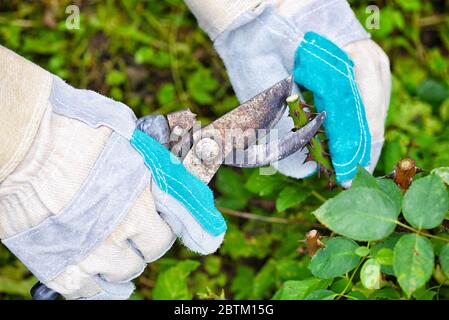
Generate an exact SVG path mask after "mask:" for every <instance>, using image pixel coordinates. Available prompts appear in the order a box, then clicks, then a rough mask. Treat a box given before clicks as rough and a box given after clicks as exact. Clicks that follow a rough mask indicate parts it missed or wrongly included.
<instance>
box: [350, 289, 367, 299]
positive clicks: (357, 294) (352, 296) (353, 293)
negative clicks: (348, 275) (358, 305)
mask: <svg viewBox="0 0 449 320" xmlns="http://www.w3.org/2000/svg"><path fill="white" fill-rule="evenodd" d="M346 297H347V298H348V300H368V299H367V297H366V296H365V295H364V294H363V293H362V292H360V291H351V292H349V293H348V294H347V295H346Z"/></svg>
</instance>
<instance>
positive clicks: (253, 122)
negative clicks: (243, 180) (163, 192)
mask: <svg viewBox="0 0 449 320" xmlns="http://www.w3.org/2000/svg"><path fill="white" fill-rule="evenodd" d="M291 91H292V77H288V78H286V79H284V80H282V81H281V82H279V83H277V84H275V85H274V86H272V87H271V88H269V89H267V90H266V91H264V92H262V93H260V94H258V95H257V96H255V97H254V98H252V99H250V100H248V101H247V102H245V103H243V104H241V105H240V106H239V107H237V108H236V109H234V110H232V111H230V112H229V113H227V114H226V115H224V116H223V117H221V118H219V119H217V120H216V121H214V122H212V123H211V124H210V125H208V126H207V127H205V128H203V129H202V130H201V131H199V132H196V133H194V134H193V140H194V142H195V144H194V146H193V148H192V149H191V150H190V151H189V152H188V153H187V155H186V157H185V158H184V160H183V164H184V166H185V167H186V168H187V169H188V170H189V171H190V172H192V173H193V174H195V175H196V176H197V177H198V178H200V179H201V180H202V181H204V182H205V183H209V181H210V180H211V179H212V177H213V176H214V174H215V172H216V171H217V170H218V168H219V167H220V165H221V164H222V163H223V160H224V158H225V157H226V156H227V154H229V152H231V151H232V149H233V148H235V147H237V148H244V147H246V146H247V145H251V144H252V143H254V142H255V140H256V137H255V136H254V130H257V129H271V128H272V127H273V126H274V125H276V123H277V122H278V121H279V120H280V119H281V117H282V115H283V113H284V112H285V110H286V108H287V104H286V102H285V100H286V99H287V97H288V96H289V95H290V94H291ZM232 130H238V131H239V132H241V133H242V136H241V139H239V140H240V141H241V142H242V141H243V144H244V145H242V144H240V145H239V144H237V145H236V144H235V142H234V141H227V140H226V135H227V134H229V131H232ZM204 137H213V138H214V139H215V140H221V141H218V142H219V144H220V151H221V152H220V154H219V156H218V157H217V158H216V159H214V161H210V162H208V163H206V162H204V161H202V160H201V159H199V158H198V157H197V155H196V151H195V147H196V143H198V141H200V140H201V139H202V138H204ZM258 138H261V136H259V137H258Z"/></svg>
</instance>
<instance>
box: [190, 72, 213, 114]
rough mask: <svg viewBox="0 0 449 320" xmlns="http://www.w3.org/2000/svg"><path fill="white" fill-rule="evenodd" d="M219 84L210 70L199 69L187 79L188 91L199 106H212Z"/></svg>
mask: <svg viewBox="0 0 449 320" xmlns="http://www.w3.org/2000/svg"><path fill="white" fill-rule="evenodd" d="M218 87H219V83H218V81H217V80H216V79H215V78H214V76H213V74H212V71H211V70H210V69H205V68H201V69H197V70H196V71H195V72H193V73H192V74H190V75H189V77H188V79H187V89H188V91H189V93H190V95H191V96H192V98H193V99H194V100H195V101H196V102H198V103H199V104H202V105H205V104H212V103H213V102H214V96H213V92H214V91H215V90H216V89H218Z"/></svg>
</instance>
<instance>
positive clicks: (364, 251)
mask: <svg viewBox="0 0 449 320" xmlns="http://www.w3.org/2000/svg"><path fill="white" fill-rule="evenodd" d="M369 252H370V250H369V248H368V247H358V248H357V249H355V251H354V253H355V254H356V255H358V256H359V257H366V256H367V255H369Z"/></svg>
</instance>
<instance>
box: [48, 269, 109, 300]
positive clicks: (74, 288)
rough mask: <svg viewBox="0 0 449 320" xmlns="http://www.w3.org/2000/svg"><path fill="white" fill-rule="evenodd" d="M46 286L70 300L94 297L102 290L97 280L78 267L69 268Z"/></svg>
mask: <svg viewBox="0 0 449 320" xmlns="http://www.w3.org/2000/svg"><path fill="white" fill-rule="evenodd" d="M46 286H47V287H49V288H51V289H52V290H54V291H56V292H58V293H59V294H61V295H62V296H63V297H64V298H66V299H68V300H74V299H80V298H88V297H92V296H95V295H97V294H99V293H100V292H101V290H102V289H101V287H100V286H99V285H98V283H97V282H96V281H95V279H94V278H93V277H92V276H91V275H90V274H88V273H87V272H85V271H84V270H82V269H81V268H80V267H79V266H77V265H72V266H69V267H68V268H67V269H66V270H65V271H64V272H63V273H61V274H60V275H58V276H57V277H56V278H55V279H54V280H52V281H50V282H48V283H46Z"/></svg>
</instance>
